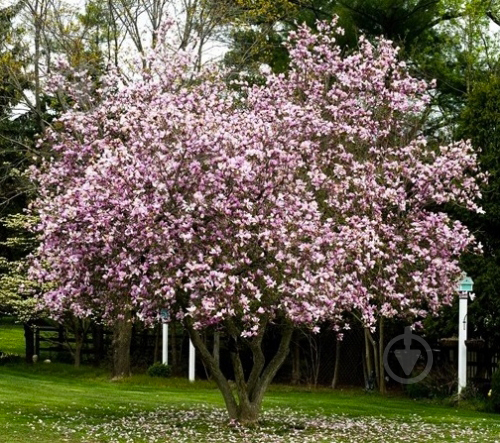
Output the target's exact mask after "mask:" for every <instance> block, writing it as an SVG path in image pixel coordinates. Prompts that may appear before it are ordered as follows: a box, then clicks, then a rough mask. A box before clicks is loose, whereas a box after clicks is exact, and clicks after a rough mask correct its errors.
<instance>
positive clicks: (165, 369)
mask: <svg viewBox="0 0 500 443" xmlns="http://www.w3.org/2000/svg"><path fill="white" fill-rule="evenodd" d="M171 374H172V369H171V367H170V366H168V365H165V364H163V363H159V362H157V363H155V364H153V365H151V366H150V367H149V368H148V375H149V376H150V377H165V378H166V377H170V375H171Z"/></svg>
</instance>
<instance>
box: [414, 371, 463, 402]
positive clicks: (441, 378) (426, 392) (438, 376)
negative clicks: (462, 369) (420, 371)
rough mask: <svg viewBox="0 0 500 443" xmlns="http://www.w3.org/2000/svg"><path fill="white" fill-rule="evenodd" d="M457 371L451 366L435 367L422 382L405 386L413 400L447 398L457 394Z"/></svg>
mask: <svg viewBox="0 0 500 443" xmlns="http://www.w3.org/2000/svg"><path fill="white" fill-rule="evenodd" d="M457 388H458V386H457V371H456V369H455V368H454V367H453V366H451V365H440V366H437V367H434V368H433V369H432V370H431V372H430V373H429V375H427V377H425V378H424V379H423V380H422V381H420V382H418V383H415V384H409V385H406V386H405V391H406V393H407V394H408V396H409V397H411V398H445V397H448V396H450V395H453V394H454V393H456V392H457Z"/></svg>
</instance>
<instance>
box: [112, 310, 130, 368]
mask: <svg viewBox="0 0 500 443" xmlns="http://www.w3.org/2000/svg"><path fill="white" fill-rule="evenodd" d="M130 319H131V315H130V312H127V313H125V314H124V316H123V318H119V319H117V320H116V323H115V324H114V326H113V378H122V377H130V343H131V341H132V322H131V321H130Z"/></svg>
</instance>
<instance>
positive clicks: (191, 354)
mask: <svg viewBox="0 0 500 443" xmlns="http://www.w3.org/2000/svg"><path fill="white" fill-rule="evenodd" d="M195 358H196V350H195V348H194V345H193V342H192V341H191V340H189V381H194V378H195V374H194V366H195Z"/></svg>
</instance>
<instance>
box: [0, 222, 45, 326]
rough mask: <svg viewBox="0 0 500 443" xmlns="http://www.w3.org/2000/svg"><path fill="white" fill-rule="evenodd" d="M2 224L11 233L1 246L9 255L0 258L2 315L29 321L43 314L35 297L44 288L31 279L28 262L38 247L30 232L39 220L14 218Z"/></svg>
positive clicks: (0, 306)
mask: <svg viewBox="0 0 500 443" xmlns="http://www.w3.org/2000/svg"><path fill="white" fill-rule="evenodd" d="M0 223H1V224H2V226H3V227H4V228H5V229H6V230H8V232H9V233H10V235H9V236H7V238H6V240H4V241H2V242H0V246H2V250H3V251H6V252H7V257H5V256H4V257H2V256H0V312H3V313H9V314H13V315H15V316H17V317H18V318H19V319H20V320H22V321H29V320H32V319H34V318H37V317H38V315H39V314H40V313H39V310H38V308H37V303H36V300H35V299H34V298H33V293H34V292H37V291H39V290H40V289H41V288H40V287H39V286H38V285H37V284H36V283H34V282H33V281H31V280H30V279H29V278H28V275H27V268H28V264H27V261H26V258H25V257H26V255H27V254H28V253H29V252H31V251H32V250H33V249H34V247H35V246H36V243H37V242H36V238H35V236H34V234H33V233H32V232H31V231H30V227H32V226H33V225H34V223H36V218H35V217H33V216H28V215H25V214H11V215H9V216H7V217H5V218H3V219H2V220H0Z"/></svg>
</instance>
